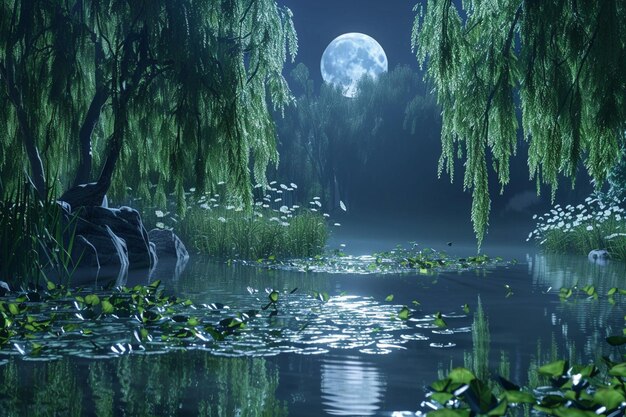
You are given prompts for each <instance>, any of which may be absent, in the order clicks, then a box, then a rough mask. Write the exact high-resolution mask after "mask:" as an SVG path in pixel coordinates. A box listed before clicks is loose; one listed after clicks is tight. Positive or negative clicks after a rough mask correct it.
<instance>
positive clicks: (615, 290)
mask: <svg viewBox="0 0 626 417" xmlns="http://www.w3.org/2000/svg"><path fill="white" fill-rule="evenodd" d="M616 292H617V287H613V288H611V289H610V290H609V292H608V293H607V294H606V295H613V294H615V293H616Z"/></svg>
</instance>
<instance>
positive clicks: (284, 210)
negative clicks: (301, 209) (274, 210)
mask: <svg viewBox="0 0 626 417" xmlns="http://www.w3.org/2000/svg"><path fill="white" fill-rule="evenodd" d="M278 211H280V212H281V213H289V207H287V206H280V208H279V209H278Z"/></svg>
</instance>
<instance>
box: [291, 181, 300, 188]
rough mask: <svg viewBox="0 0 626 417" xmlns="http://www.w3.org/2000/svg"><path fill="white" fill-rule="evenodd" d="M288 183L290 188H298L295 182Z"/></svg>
mask: <svg viewBox="0 0 626 417" xmlns="http://www.w3.org/2000/svg"><path fill="white" fill-rule="evenodd" d="M289 185H291V188H293V189H296V188H298V186H297V185H296V184H294V183H293V182H292V183H291V184H289Z"/></svg>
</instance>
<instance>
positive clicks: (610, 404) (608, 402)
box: [593, 388, 626, 411]
mask: <svg viewBox="0 0 626 417" xmlns="http://www.w3.org/2000/svg"><path fill="white" fill-rule="evenodd" d="M593 400H594V401H595V402H596V403H598V404H602V405H603V406H605V407H606V409H607V411H611V410H614V409H616V408H617V407H619V406H620V404H621V403H622V402H624V401H626V398H624V396H623V395H622V394H621V393H620V392H618V391H616V390H614V389H610V388H599V389H598V390H597V391H596V392H595V394H594V395H593Z"/></svg>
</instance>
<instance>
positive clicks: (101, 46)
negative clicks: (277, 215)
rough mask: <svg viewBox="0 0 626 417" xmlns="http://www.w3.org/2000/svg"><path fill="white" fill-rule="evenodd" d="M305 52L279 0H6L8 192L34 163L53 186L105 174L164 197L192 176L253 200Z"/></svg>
mask: <svg viewBox="0 0 626 417" xmlns="http://www.w3.org/2000/svg"><path fill="white" fill-rule="evenodd" d="M296 49H297V39H296V34H295V30H294V28H293V24H292V20H291V12H290V11H289V9H287V8H282V7H278V6H277V4H276V2H275V1H274V0H214V1H204V0H176V1H172V0H133V1H130V0H99V1H86V0H70V1H50V0H6V1H2V2H1V3H0V125H2V126H3V127H4V126H6V127H7V128H6V129H2V131H0V146H1V152H0V174H1V175H0V184H1V185H0V191H2V190H3V189H4V190H5V191H6V190H8V189H11V187H13V186H14V184H13V183H14V182H15V179H16V175H15V173H16V172H20V171H22V170H27V172H29V176H30V178H31V180H32V183H33V185H34V186H35V188H36V189H37V191H38V192H39V194H40V195H43V194H44V193H45V192H46V190H47V189H49V188H50V187H51V186H52V185H53V183H54V182H55V181H56V182H59V181H60V182H61V186H62V187H67V186H69V185H70V184H80V183H85V182H89V181H92V180H94V179H96V180H98V182H99V183H102V184H104V186H105V187H106V188H107V189H108V187H109V186H110V185H111V184H113V185H114V189H115V190H117V192H118V194H119V193H122V192H124V190H126V187H133V188H134V189H136V190H138V191H139V195H142V196H144V197H146V196H151V197H153V198H155V199H156V200H157V201H160V202H161V203H164V200H165V198H166V188H165V187H167V186H168V185H170V186H175V187H176V189H177V191H178V194H179V195H180V196H182V190H183V181H184V180H185V179H187V180H188V181H192V182H193V183H195V185H196V186H197V187H199V188H200V189H204V188H206V187H209V188H210V187H211V186H212V185H214V184H216V183H217V182H218V181H226V184H227V186H228V188H229V189H230V190H232V191H233V192H234V193H235V194H237V195H239V196H240V197H241V198H242V199H243V200H249V198H250V196H251V191H250V182H251V181H250V179H251V173H250V171H251V168H250V167H251V166H252V167H253V169H252V171H253V173H254V176H255V177H256V180H257V181H259V182H262V183H264V182H265V176H264V173H265V169H266V167H267V165H268V164H269V163H270V162H271V161H276V160H277V152H276V147H275V136H276V135H275V128H274V123H273V120H272V116H271V114H270V109H268V105H269V106H272V105H273V106H274V107H278V108H280V107H282V106H284V105H285V104H286V103H289V102H290V101H291V100H292V98H291V94H290V91H289V89H288V86H287V83H286V81H285V79H284V78H283V76H282V68H283V65H284V63H285V61H286V59H287V58H288V57H289V56H291V58H292V59H293V57H294V55H295V53H296ZM96 167H99V172H98V174H96V173H95V169H96ZM151 185H152V187H151ZM58 188H59V187H57V189H58ZM151 188H153V189H151Z"/></svg>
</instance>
